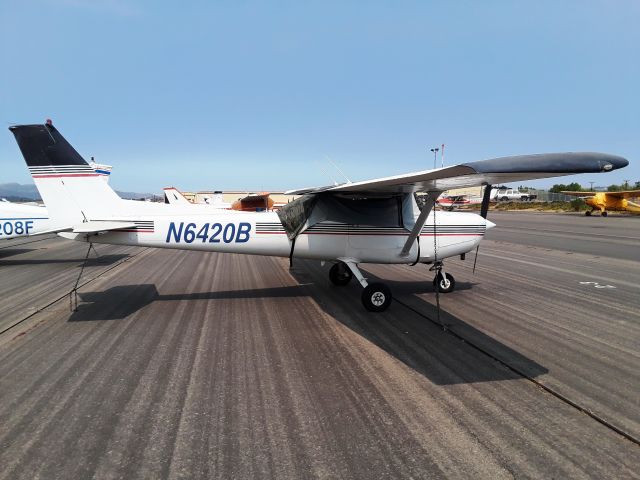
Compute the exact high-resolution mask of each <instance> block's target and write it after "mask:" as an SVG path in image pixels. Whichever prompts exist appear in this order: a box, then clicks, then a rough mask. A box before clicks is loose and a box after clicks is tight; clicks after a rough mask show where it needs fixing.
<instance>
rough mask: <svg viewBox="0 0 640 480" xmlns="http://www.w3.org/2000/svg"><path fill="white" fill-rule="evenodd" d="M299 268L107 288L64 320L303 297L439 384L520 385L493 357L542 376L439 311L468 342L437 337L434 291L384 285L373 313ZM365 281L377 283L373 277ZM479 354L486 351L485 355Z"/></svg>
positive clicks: (352, 292) (354, 288) (355, 291)
mask: <svg viewBox="0 0 640 480" xmlns="http://www.w3.org/2000/svg"><path fill="white" fill-rule="evenodd" d="M299 265H300V266H296V268H295V269H294V271H292V274H293V276H294V277H295V278H296V279H297V280H298V282H299V283H300V284H299V285H295V286H289V287H274V288H259V289H248V290H242V289H240V290H229V291H220V292H199V293H177V294H160V293H159V292H158V290H157V289H156V286H155V285H154V284H137V285H122V286H116V287H111V288H109V289H107V290H105V291H102V292H84V293H79V296H80V300H81V304H80V306H79V309H78V311H77V312H74V313H72V314H71V316H70V317H69V321H70V322H83V321H100V320H121V319H124V318H127V317H128V316H130V315H132V314H135V313H136V312H138V311H139V310H141V309H143V308H145V307H146V306H148V305H150V304H152V303H154V302H165V301H180V300H187V301H188V300H223V299H227V300H228V299H250V298H294V297H309V298H312V299H313V300H314V301H315V302H316V303H317V304H318V305H319V306H320V308H321V309H322V310H323V311H324V312H325V313H327V314H328V315H330V316H331V317H332V318H334V319H335V320H337V321H339V322H340V323H342V324H343V325H344V326H346V327H347V328H349V329H350V330H352V331H353V332H355V333H357V334H358V335H361V336H362V337H364V338H366V339H367V340H368V341H369V342H371V343H372V344H374V345H376V346H377V347H378V348H381V349H382V350H384V351H385V352H387V353H388V354H389V355H392V356H393V357H394V358H396V359H398V360H399V361H401V362H402V363H404V364H405V365H407V366H408V367H410V368H411V369H413V370H414V371H416V372H418V373H420V374H421V375H423V376H424V377H425V378H427V379H429V380H430V381H431V382H433V383H435V384H438V385H455V384H468V383H478V382H491V381H501V380H515V379H522V378H523V377H522V375H520V374H519V373H517V372H515V371H513V370H511V369H508V368H506V367H504V366H503V365H501V364H500V363H498V362H496V361H495V360H494V359H493V358H491V356H493V357H495V358H499V359H500V360H502V361H503V362H505V363H506V364H508V365H511V366H513V367H515V368H517V369H518V371H520V372H524V373H526V375H528V376H530V377H536V376H539V375H543V374H545V373H548V370H547V369H546V368H545V367H543V366H541V365H539V364H538V363H536V362H534V361H533V360H531V359H529V358H527V357H525V356H524V355H522V354H520V353H518V352H516V351H515V350H513V349H512V348H510V347H508V346H507V345H505V344H503V343H501V342H500V341H498V340H496V339H495V338H492V337H490V336H488V335H486V334H485V333H483V332H481V331H480V330H478V329H476V328H475V327H473V326H471V325H470V324H468V323H466V322H465V321H463V320H462V319H460V318H458V317H456V316H454V315H451V314H450V313H448V312H446V311H445V310H443V309H442V310H441V312H440V316H441V321H442V323H444V324H446V325H447V328H449V329H450V330H452V331H453V332H455V333H456V334H458V335H461V336H463V337H464V339H465V340H466V342H465V341H462V340H461V339H460V338H457V337H456V336H455V335H452V334H451V333H447V332H445V331H443V329H442V328H441V327H440V326H439V325H437V324H436V323H435V319H436V318H437V317H436V309H435V305H433V304H431V303H429V302H427V301H425V300H423V299H422V298H420V297H418V296H417V295H416V294H417V293H425V292H432V291H433V285H432V283H431V282H430V281H429V282H390V281H388V280H384V281H385V282H386V283H388V284H389V285H390V286H391V287H392V289H393V291H394V293H395V294H396V300H395V301H394V303H393V304H392V305H391V307H390V308H389V310H388V311H386V312H384V313H378V314H374V313H370V312H367V311H365V310H364V309H363V308H362V305H361V303H360V294H361V288H360V286H359V285H355V282H352V284H350V285H349V286H346V287H334V286H333V285H331V284H330V283H329V280H328V278H327V277H328V275H327V272H326V271H323V269H321V270H320V272H318V271H315V270H316V267H311V265H310V264H309V263H302V264H299ZM368 278H369V279H370V280H377V279H376V278H375V277H374V276H373V275H371V274H368ZM472 286H473V284H472V283H465V282H460V283H459V287H460V290H461V291H462V290H465V289H466V290H469V289H471V288H472ZM466 294H472V292H471V291H468V292H466V293H465V295H466ZM449 295H453V294H449ZM408 307H409V308H408ZM256 321H259V320H258V319H256ZM291 321H294V320H291ZM292 328H297V327H293V326H292ZM467 342H470V343H471V344H469V343H467ZM480 349H481V350H482V351H481V350H480ZM483 352H489V353H490V355H491V356H490V355H487V354H485V353H483Z"/></svg>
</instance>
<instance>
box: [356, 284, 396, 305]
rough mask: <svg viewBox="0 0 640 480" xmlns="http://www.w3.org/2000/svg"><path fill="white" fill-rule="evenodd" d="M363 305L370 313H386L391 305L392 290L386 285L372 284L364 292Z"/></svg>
mask: <svg viewBox="0 0 640 480" xmlns="http://www.w3.org/2000/svg"><path fill="white" fill-rule="evenodd" d="M362 304H363V305H364V308H366V309H367V310H369V311H370V312H384V311H385V310H386V309H387V308H388V307H389V305H391V290H389V287H387V286H386V285H385V284H384V283H372V284H370V285H367V286H366V287H365V288H364V290H363V291H362Z"/></svg>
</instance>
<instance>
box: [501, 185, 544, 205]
mask: <svg viewBox="0 0 640 480" xmlns="http://www.w3.org/2000/svg"><path fill="white" fill-rule="evenodd" d="M537 197H538V196H537V195H536V194H535V193H532V192H521V191H520V190H518V189H517V188H510V187H496V188H492V189H491V200H494V201H496V202H513V201H522V202H529V201H531V200H535V199H536V198H537Z"/></svg>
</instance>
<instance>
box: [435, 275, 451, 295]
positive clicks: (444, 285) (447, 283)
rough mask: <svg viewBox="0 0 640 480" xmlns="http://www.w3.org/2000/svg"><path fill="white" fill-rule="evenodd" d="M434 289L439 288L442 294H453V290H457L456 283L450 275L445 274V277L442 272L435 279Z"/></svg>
mask: <svg viewBox="0 0 640 480" xmlns="http://www.w3.org/2000/svg"><path fill="white" fill-rule="evenodd" d="M433 287H434V288H438V290H440V293H449V292H453V289H454V288H456V281H455V280H454V279H453V275H451V274H450V273H445V274H444V276H443V275H442V273H441V272H440V273H438V274H437V275H436V278H434V279H433Z"/></svg>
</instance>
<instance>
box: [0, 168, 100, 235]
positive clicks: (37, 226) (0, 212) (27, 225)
mask: <svg viewBox="0 0 640 480" xmlns="http://www.w3.org/2000/svg"><path fill="white" fill-rule="evenodd" d="M90 167H91V169H92V170H93V172H94V173H95V174H96V175H97V176H98V177H99V178H102V179H103V180H104V181H105V182H108V181H109V175H111V169H112V167H111V166H110V165H99V164H97V163H93V162H92V163H91V164H90ZM67 227H69V225H68V224H67V225H62V224H59V223H57V222H56V221H55V219H51V218H49V215H48V213H47V209H46V207H44V206H42V205H27V204H23V203H13V202H7V201H0V240H2V239H4V240H8V239H10V238H16V237H30V236H33V235H43V234H45V233H56V232H59V231H61V230H64V229H65V228H67Z"/></svg>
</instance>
